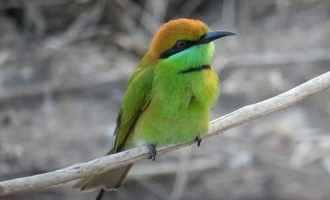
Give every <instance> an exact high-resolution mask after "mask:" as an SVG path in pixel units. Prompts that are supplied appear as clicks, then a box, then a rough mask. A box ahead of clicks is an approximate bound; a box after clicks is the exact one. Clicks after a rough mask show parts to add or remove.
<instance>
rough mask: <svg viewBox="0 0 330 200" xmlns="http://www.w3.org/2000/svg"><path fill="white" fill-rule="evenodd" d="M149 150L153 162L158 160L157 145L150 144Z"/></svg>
mask: <svg viewBox="0 0 330 200" xmlns="http://www.w3.org/2000/svg"><path fill="white" fill-rule="evenodd" d="M147 146H148V149H149V154H150V156H149V159H151V160H153V161H154V160H156V155H157V150H156V145H155V144H148V145H147Z"/></svg>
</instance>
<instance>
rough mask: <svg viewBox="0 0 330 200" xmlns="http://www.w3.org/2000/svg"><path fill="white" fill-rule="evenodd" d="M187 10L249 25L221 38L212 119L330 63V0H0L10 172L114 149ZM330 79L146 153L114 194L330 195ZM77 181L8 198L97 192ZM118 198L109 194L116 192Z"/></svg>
mask: <svg viewBox="0 0 330 200" xmlns="http://www.w3.org/2000/svg"><path fill="white" fill-rule="evenodd" d="M177 17H193V18H198V19H202V20H203V21H205V22H206V23H207V24H209V26H210V27H211V28H212V29H214V30H216V29H220V30H227V31H234V32H237V33H239V35H238V36H236V37H230V38H226V39H223V40H220V41H218V42H217V50H216V57H215V63H214V66H215V67H216V69H217V70H218V72H219V74H221V77H222V96H221V98H220V101H219V102H218V104H217V106H216V108H215V109H214V110H213V118H216V117H219V116H222V115H224V114H226V113H229V112H231V111H234V110H235V109H238V108H240V107H242V106H244V105H247V104H251V103H255V102H258V101H261V100H263V99H266V98H269V97H272V96H274V95H276V94H278V93H281V92H284V91H286V90H288V89H290V88H292V87H294V86H296V85H298V84H300V83H303V82H304V81H307V80H309V79H311V78H313V77H315V76H317V75H319V74H321V73H324V72H327V71H329V69H330V49H329V48H330V1H324V0H268V1H265V0H250V1H247V0H245V1H244V0H208V1H205V0H204V1H203V0H169V1H163V0H56V1H54V0H33V1H28V0H1V2H0V180H6V179H11V178H15V177H22V176H28V175H33V174H38V173H43V172H47V171H51V170H55V169H58V168H62V167H65V166H68V165H71V164H74V163H77V162H83V161H88V160H91V159H94V158H97V157H99V156H102V155H103V154H104V153H105V152H107V151H108V149H109V148H110V146H111V142H112V138H111V135H112V132H113V129H114V126H115V118H116V115H117V112H118V108H119V105H120V102H121V98H122V95H123V91H124V90H125V87H126V82H127V79H128V77H129V75H130V73H131V72H132V71H133V70H134V68H135V66H136V65H137V62H138V60H139V58H141V56H142V55H143V53H144V52H145V50H146V48H147V47H148V42H149V40H150V39H151V37H152V34H153V33H154V31H155V30H157V28H158V27H159V25H160V24H162V23H163V22H165V21H167V20H169V19H173V18H177ZM329 99H330V91H327V92H324V93H322V94H318V95H315V96H313V97H310V98H308V99H306V100H305V101H304V102H302V103H300V104H298V105H296V106H294V107H291V108H290V109H287V110H285V111H282V112H279V113H276V114H273V115H271V116H269V117H265V118H263V119H260V120H256V121H253V122H249V123H248V124H246V125H243V126H240V127H237V128H235V129H232V130H230V131H227V132H226V133H225V134H223V135H221V136H216V137H213V138H212V139H209V140H207V141H204V142H203V143H202V146H201V147H200V148H197V147H196V146H193V147H192V148H186V149H183V150H180V151H176V152H174V153H170V154H167V155H165V156H162V157H161V158H159V159H158V160H157V162H151V161H142V162H139V163H138V164H137V165H136V166H135V167H134V168H133V170H132V171H131V173H130V176H129V178H128V180H127V182H126V184H125V185H124V187H123V188H122V189H121V190H120V192H118V193H115V194H109V195H108V196H107V198H108V199H118V200H129V199H147V200H148V199H150V200H152V199H158V200H180V199H182V200H188V199H189V200H199V199H205V200H213V199H214V200H215V199H226V200H258V199H260V200H261V199H268V200H296V199H297V200H298V199H299V200H307V199H313V200H322V199H324V200H325V199H330V190H329V187H330V134H329V130H330V123H329V122H330V101H329ZM94 197H95V193H82V192H79V191H77V190H73V189H71V187H70V185H65V186H60V187H57V188H54V189H50V190H47V191H43V192H31V193H26V194H21V195H17V196H12V197H6V198H2V199H10V200H21V199H22V200H25V199H28V200H34V199H38V200H42V199H46V200H55V199H56V200H59V199H61V200H69V199H70V200H76V199H77V200H78V199H79V200H87V199H88V200H90V199H93V198H94ZM105 199H106V198H105Z"/></svg>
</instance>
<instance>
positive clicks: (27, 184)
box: [0, 72, 330, 196]
mask: <svg viewBox="0 0 330 200" xmlns="http://www.w3.org/2000/svg"><path fill="white" fill-rule="evenodd" d="M329 87H330V72H326V73H324V74H322V75H320V76H318V77H316V78H314V79H312V80H310V81H307V82H305V83H303V84H301V85H299V86H297V87H295V88H293V89H291V90H289V91H287V92H284V93H282V94H280V95H277V96H275V97H273V98H270V99H267V100H264V101H261V102H259V103H256V104H252V105H248V106H245V107H243V108H241V109H239V110H236V111H234V112H232V113H230V114H227V115H225V116H223V117H221V118H218V119H216V120H213V121H212V122H211V123H210V128H209V132H208V135H206V136H205V137H204V138H206V137H210V136H213V135H217V134H220V133H221V132H223V131H225V130H227V129H230V128H233V127H235V126H238V125H240V124H242V123H244V122H247V121H250V120H253V119H257V118H260V117H263V116H265V115H268V114H270V113H273V112H275V111H279V110H282V109H285V108H287V107H289V106H291V105H294V104H296V103H297V102H299V101H301V100H303V99H304V98H306V97H308V96H310V95H313V94H315V93H318V92H321V91H324V90H326V89H327V88H329ZM190 144H191V143H186V144H179V145H171V146H166V147H162V148H160V149H158V153H159V154H163V153H166V152H169V151H174V150H176V149H179V148H182V147H184V146H188V145H190ZM148 156H149V155H148V148H147V147H145V146H141V147H137V148H134V149H131V150H128V151H124V152H120V153H117V154H113V155H109V156H104V157H102V158H98V159H95V160H92V161H89V162H86V163H80V164H76V165H73V166H70V167H67V168H64V169H60V170H56V171H53V172H48V173H44V174H39V175H34V176H30V177H24V178H17V179H13V180H8V181H3V182H0V196H4V195H9V194H14V193H18V192H26V191H34V190H42V189H46V188H49V187H52V186H56V185H59V184H63V183H67V182H70V181H73V180H77V179H79V178H82V177H85V176H87V175H89V176H90V175H93V174H98V173H102V172H104V171H106V170H109V169H113V168H116V167H120V166H124V165H127V164H129V163H134V162H136V161H138V160H141V159H145V158H147V157H148Z"/></svg>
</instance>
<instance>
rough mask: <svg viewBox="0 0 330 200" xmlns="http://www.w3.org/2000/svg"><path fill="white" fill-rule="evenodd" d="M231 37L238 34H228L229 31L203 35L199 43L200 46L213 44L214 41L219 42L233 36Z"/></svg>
mask: <svg viewBox="0 0 330 200" xmlns="http://www.w3.org/2000/svg"><path fill="white" fill-rule="evenodd" d="M231 35H236V34H235V33H232V32H227V31H213V32H208V33H207V34H205V35H203V36H202V37H201V39H200V40H199V41H198V42H197V43H198V44H206V43H209V42H212V41H214V40H217V39H219V38H222V37H226V36H231Z"/></svg>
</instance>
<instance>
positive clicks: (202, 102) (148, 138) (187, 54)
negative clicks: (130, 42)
mask: <svg viewBox="0 0 330 200" xmlns="http://www.w3.org/2000/svg"><path fill="white" fill-rule="evenodd" d="M232 34H233V33H230V32H221V31H216V32H208V28H207V26H206V25H205V24H204V23H203V22H201V21H198V20H191V19H178V20H172V21H170V22H168V23H166V24H164V25H163V26H162V27H161V28H160V30H159V31H158V32H157V33H156V34H155V36H154V38H153V40H152V42H151V45H150V49H149V51H148V52H147V53H146V55H145V56H144V58H143V59H142V61H141V63H140V64H139V66H138V67H137V69H136V70H135V72H134V74H133V75H132V77H131V78H130V80H129V82H128V86H127V89H126V92H125V95H124V98H123V102H122V105H121V109H120V113H119V115H118V119H117V127H116V130H115V137H116V139H115V142H114V145H113V147H112V149H111V150H110V152H109V154H112V153H116V152H119V151H123V150H126V149H129V148H132V147H136V146H139V145H147V144H148V145H150V144H152V145H155V146H157V147H159V146H162V145H168V144H177V143H183V142H189V141H194V140H195V139H196V137H199V136H201V135H203V134H206V133H207V129H208V124H209V116H210V109H211V107H212V106H213V105H214V103H215V102H216V100H217V97H218V95H219V86H220V85H219V79H218V75H217V73H216V72H215V71H214V70H213V68H212V67H211V63H212V60H213V54H214V43H213V42H212V41H213V40H216V39H218V38H220V37H224V36H228V35H232ZM131 167H132V165H128V166H124V167H121V168H118V169H113V170H110V171H106V172H101V173H100V174H98V175H93V176H89V177H83V178H82V179H81V180H80V181H79V182H78V183H77V184H76V185H75V187H78V188H80V189H82V190H88V189H93V188H97V187H102V188H104V189H113V188H118V187H119V186H120V185H121V184H122V183H123V180H124V179H125V177H126V175H127V173H128V171H129V169H130V168H131ZM103 192H104V190H101V193H99V195H98V198H97V200H99V199H101V198H102V195H103Z"/></svg>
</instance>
